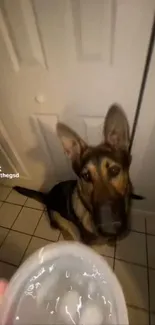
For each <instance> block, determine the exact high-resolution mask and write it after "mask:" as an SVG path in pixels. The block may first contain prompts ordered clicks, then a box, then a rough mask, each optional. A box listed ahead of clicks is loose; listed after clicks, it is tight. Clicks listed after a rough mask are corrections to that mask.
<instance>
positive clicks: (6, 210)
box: [0, 202, 21, 228]
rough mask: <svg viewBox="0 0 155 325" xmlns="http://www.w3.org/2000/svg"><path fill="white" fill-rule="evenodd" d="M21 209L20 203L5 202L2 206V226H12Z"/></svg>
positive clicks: (0, 210)
mask: <svg viewBox="0 0 155 325" xmlns="http://www.w3.org/2000/svg"><path fill="white" fill-rule="evenodd" d="M20 210H21V206H19V205H15V204H11V203H6V202H5V203H3V205H2V206H1V208H0V226H3V227H7V228H11V226H12V224H13V223H14V221H15V219H16V218H17V216H18V214H19V212H20Z"/></svg>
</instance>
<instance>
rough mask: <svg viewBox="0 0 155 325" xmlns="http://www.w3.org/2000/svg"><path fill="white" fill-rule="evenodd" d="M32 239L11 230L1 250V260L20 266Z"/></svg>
mask: <svg viewBox="0 0 155 325" xmlns="http://www.w3.org/2000/svg"><path fill="white" fill-rule="evenodd" d="M30 239H31V237H30V236H28V235H24V234H21V233H19V232H16V231H13V230H11V231H10V232H9V234H8V236H7V238H6V239H5V241H4V243H3V244H2V246H1V248H0V260H2V261H4V262H9V263H12V264H15V265H19V263H20V261H21V258H22V256H23V254H24V252H25V250H26V248H27V246H28V244H29V241H30Z"/></svg>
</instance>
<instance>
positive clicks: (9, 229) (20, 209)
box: [0, 198, 28, 247]
mask: <svg viewBox="0 0 155 325" xmlns="http://www.w3.org/2000/svg"><path fill="white" fill-rule="evenodd" d="M27 199H28V198H27ZM27 199H26V200H27ZM25 202H26V201H25ZM22 209H23V206H21V209H20V210H19V212H18V214H17V216H16V218H15V220H14V222H13V224H12V225H11V227H10V228H7V227H2V228H6V229H9V231H8V233H7V235H6V237H5V239H4V241H3V244H4V245H5V241H6V239H7V237H8V236H9V234H10V232H11V230H12V227H13V225H14V223H15V222H16V220H17V218H18V217H19V214H20V213H21V211H22ZM0 247H2V245H1V246H0Z"/></svg>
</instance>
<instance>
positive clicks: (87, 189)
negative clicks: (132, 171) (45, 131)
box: [57, 105, 131, 234]
mask: <svg viewBox="0 0 155 325" xmlns="http://www.w3.org/2000/svg"><path fill="white" fill-rule="evenodd" d="M57 133H58V136H59V137H60V139H61V142H62V145H63V147H64V150H65V152H66V154H67V156H68V157H69V158H70V159H71V161H72V167H73V170H74V172H75V173H76V174H77V176H78V183H77V184H78V185H77V186H78V193H79V196H80V198H81V200H82V202H83V204H84V205H85V207H86V208H87V209H88V210H89V211H90V213H91V215H92V217H93V221H94V224H95V226H96V228H97V229H98V230H99V231H100V232H102V234H119V233H121V231H122V230H123V228H124V226H125V222H126V220H125V219H126V202H127V199H128V198H129V195H130V189H131V185H130V184H131V183H130V179H129V166H130V162H131V158H130V154H129V125H128V121H127V118H126V116H125V113H124V111H123V110H122V109H121V108H120V107H119V106H117V105H113V106H111V107H110V109H109V111H108V113H107V115H106V118H105V123H104V128H103V140H102V142H101V143H100V144H99V145H97V146H95V147H91V146H88V145H87V144H86V143H85V141H84V140H83V139H81V138H80V137H79V136H78V135H77V134H76V133H75V132H74V131H72V130H71V129H70V128H68V127H67V126H66V125H64V124H62V123H58V124H57Z"/></svg>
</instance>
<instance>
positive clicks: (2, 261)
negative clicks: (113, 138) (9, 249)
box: [0, 259, 18, 268]
mask: <svg viewBox="0 0 155 325" xmlns="http://www.w3.org/2000/svg"><path fill="white" fill-rule="evenodd" d="M0 262H1V263H4V264H7V265H10V266H14V267H16V268H18V265H17V264H13V263H10V262H7V261H5V260H1V259H0Z"/></svg>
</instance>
